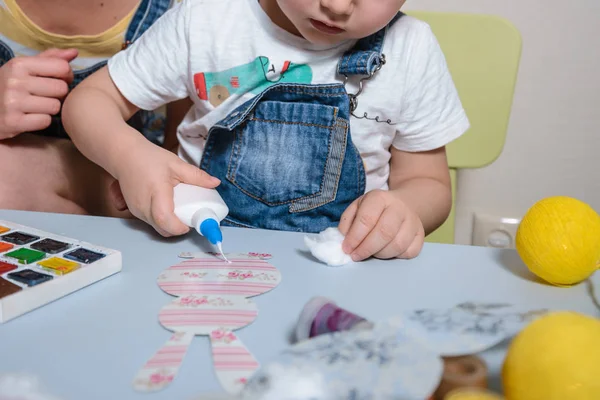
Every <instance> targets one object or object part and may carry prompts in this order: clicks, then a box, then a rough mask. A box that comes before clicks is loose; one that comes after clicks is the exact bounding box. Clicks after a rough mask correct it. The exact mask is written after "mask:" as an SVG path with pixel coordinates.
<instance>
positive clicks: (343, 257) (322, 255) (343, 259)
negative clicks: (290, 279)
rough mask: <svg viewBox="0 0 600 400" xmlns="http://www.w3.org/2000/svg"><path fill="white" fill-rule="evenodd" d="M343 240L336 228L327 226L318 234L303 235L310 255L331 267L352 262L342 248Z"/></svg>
mask: <svg viewBox="0 0 600 400" xmlns="http://www.w3.org/2000/svg"><path fill="white" fill-rule="evenodd" d="M343 241H344V235H342V233H341V232H340V231H339V229H338V228H327V229H325V230H324V231H323V232H321V233H319V234H318V235H314V236H305V237H304V244H306V247H308V249H309V250H310V252H311V253H312V255H313V256H314V257H315V258H316V259H317V260H319V261H321V262H323V263H325V264H327V265H329V266H332V267H338V266H340V265H344V264H348V263H350V262H352V257H350V255H349V254H346V253H344V251H343V250H342V242H343Z"/></svg>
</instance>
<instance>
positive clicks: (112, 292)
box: [0, 210, 600, 400]
mask: <svg viewBox="0 0 600 400" xmlns="http://www.w3.org/2000/svg"><path fill="white" fill-rule="evenodd" d="M0 219H4V220H7V221H12V222H16V223H21V224H24V225H28V226H31V227H34V228H38V229H42V230H45V231H49V232H52V233H57V234H61V235H65V236H68V237H72V238H75V239H79V240H84V241H88V242H91V243H94V244H97V245H100V246H105V247H109V248H113V249H117V250H120V251H121V252H122V253H123V270H122V272H121V273H119V274H116V275H113V276H112V277H109V278H107V279H104V280H102V281H100V282H97V283H95V284H93V285H91V286H88V287H86V288H84V289H82V290H79V291H77V292H75V293H72V294H71V295H68V296H66V297H64V298H62V299H59V300H57V301H54V302H52V303H50V304H48V305H46V306H44V307H41V308H39V309H37V310H34V311H32V312H30V313H28V314H25V315H23V316H21V317H18V318H16V319H14V320H12V321H9V322H7V323H5V324H2V325H0V374H2V373H25V374H30V375H33V376H36V377H37V378H38V379H39V380H40V381H41V383H42V384H43V386H44V387H45V388H47V390H48V392H50V393H51V394H52V395H54V396H56V397H58V398H59V399H63V400H75V399H87V400H95V399H102V400H106V399H119V400H129V399H132V400H134V399H135V400H138V399H144V400H159V399H169V400H173V399H181V400H183V399H192V398H194V397H196V396H198V395H200V394H203V393H219V392H221V388H220V386H219V384H218V382H217V381H216V378H215V376H214V373H213V371H212V361H211V355H210V350H209V343H208V339H207V338H206V337H201V336H199V337H196V338H195V340H194V342H193V343H192V346H191V348H190V350H189V352H188V354H187V356H186V358H185V359H184V362H183V365H182V367H181V370H180V371H179V374H178V376H177V378H176V379H175V380H174V382H173V383H172V384H171V385H170V386H169V387H168V388H167V389H165V390H163V391H161V392H157V393H152V394H143V393H138V392H135V391H134V390H133V389H132V386H131V382H132V380H133V378H134V376H135V374H136V373H137V371H138V370H139V368H140V367H141V366H142V365H143V364H144V363H145V362H146V360H147V359H148V358H149V357H151V356H152V355H153V354H154V353H155V352H156V350H158V349H159V348H160V347H161V346H162V345H163V344H164V343H165V342H166V340H167V339H168V338H169V337H170V334H171V332H169V331H167V330H166V329H164V328H163V327H162V326H161V325H160V324H159V323H158V319H157V316H158V311H159V310H160V308H161V307H162V306H163V305H164V304H166V303H167V302H169V301H170V300H171V299H172V297H171V296H169V295H168V294H166V293H164V292H163V291H162V290H160V289H159V287H158V286H157V284H156V278H157V276H158V275H159V274H160V273H161V272H162V271H163V270H164V269H165V268H167V267H169V266H170V265H173V264H175V263H177V262H178V261H179V260H180V259H179V258H178V254H179V253H180V252H184V251H192V252H193V251H196V252H198V251H207V250H212V249H211V248H210V247H208V246H207V242H206V241H205V240H204V238H202V237H200V236H199V235H197V234H196V233H195V232H193V231H191V232H190V233H189V234H187V235H185V236H183V237H178V238H169V239H165V238H162V237H160V236H159V235H158V234H156V233H155V232H154V231H153V230H152V229H151V228H150V227H148V226H146V225H145V224H143V223H141V222H140V221H129V220H120V219H113V218H100V217H88V216H85V217H84V216H72V215H60V214H47V213H34V212H21V211H7V210H0ZM223 232H224V249H225V251H226V252H247V251H255V252H261V253H270V254H272V255H273V258H272V259H271V261H270V262H271V263H272V264H273V265H275V266H276V267H278V268H279V269H280V270H281V272H282V276H283V280H282V282H281V284H280V285H279V286H278V287H277V288H275V289H274V290H273V291H271V292H269V293H266V294H263V295H260V296H258V297H255V298H254V300H255V301H256V303H257V304H258V309H259V317H258V318H257V320H256V321H255V322H254V323H252V324H251V325H249V326H247V327H245V328H243V329H241V330H239V331H237V333H238V335H239V336H240V338H241V339H242V341H243V342H244V343H245V344H246V346H247V347H248V348H249V349H250V350H251V351H252V352H253V353H254V354H255V356H256V357H257V359H258V360H259V362H261V363H266V362H268V361H269V360H270V359H272V358H274V357H275V356H276V355H277V354H278V352H280V351H281V350H283V349H284V348H286V347H287V346H289V345H290V337H291V331H292V329H293V327H294V325H295V322H296V319H297V317H298V314H299V312H300V310H301V309H302V307H303V305H304V304H305V303H306V302H307V301H308V300H309V299H310V298H311V297H312V296H317V295H320V296H328V297H330V298H331V299H333V300H334V301H336V302H337V303H338V304H339V305H340V306H342V307H344V308H346V309H349V310H351V311H353V312H355V313H357V314H359V315H362V316H364V317H366V318H368V319H372V320H377V319H383V318H386V317H390V316H392V315H394V314H395V313H398V312H400V311H401V310H410V309H414V308H429V307H433V308H439V307H449V306H452V305H455V304H458V303H461V302H465V301H479V302H504V303H506V302H512V303H514V304H518V305H522V306H526V307H531V308H544V307H545V308H550V309H570V310H576V311H579V312H583V313H587V314H590V315H598V314H599V313H598V309H596V308H595V306H594V304H593V302H592V301H591V297H590V296H589V292H588V288H587V286H586V285H585V284H580V285H577V286H574V287H571V288H557V287H552V286H549V285H547V284H544V283H542V282H540V281H539V280H537V279H536V278H535V277H534V276H532V275H531V274H530V273H529V272H528V271H527V269H526V268H525V266H524V265H523V263H522V262H521V260H520V259H519V257H518V254H517V253H516V252H515V251H514V250H502V249H492V248H483V247H472V246H460V245H443V244H429V243H426V244H425V247H424V249H423V251H422V253H421V254H420V256H419V257H417V258H416V259H413V260H408V261H407V260H387V261H384V260H376V259H371V260H368V261H366V262H362V263H356V264H351V265H347V266H345V267H337V268H334V267H327V266H326V265H324V264H321V263H319V262H317V261H316V260H315V259H313V258H312V256H311V255H310V254H309V253H308V252H307V250H306V248H305V247H304V242H303V235H302V234H298V233H291V232H274V231H262V230H258V231H251V230H247V229H239V228H224V231H223ZM592 281H593V283H594V285H595V286H596V287H598V286H599V285H600V279H599V278H598V276H594V277H593V280H592ZM505 351H506V343H504V344H502V345H499V346H497V347H496V348H494V349H491V350H489V351H486V352H485V353H483V354H482V356H483V358H484V359H485V361H486V362H487V363H488V367H489V369H490V375H491V387H492V388H494V389H497V390H499V389H500V386H499V385H500V381H499V370H500V368H501V363H502V361H503V358H504V355H505Z"/></svg>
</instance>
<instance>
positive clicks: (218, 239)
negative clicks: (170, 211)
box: [173, 183, 229, 260]
mask: <svg viewBox="0 0 600 400" xmlns="http://www.w3.org/2000/svg"><path fill="white" fill-rule="evenodd" d="M173 192H174V196H173V201H174V203H175V215H176V216H177V218H179V219H180V220H181V222H183V223H184V224H186V225H187V226H189V227H190V228H194V229H195V230H196V231H197V232H198V233H199V234H200V235H202V236H204V237H205V238H206V239H208V241H209V242H211V243H212V244H213V245H215V246H217V248H218V249H219V251H220V252H221V255H222V256H223V258H224V259H225V260H227V258H226V257H225V254H224V253H223V246H222V244H221V243H222V242H223V234H222V233H221V228H220V226H219V224H220V222H221V221H222V220H223V219H224V218H225V217H226V216H227V214H229V208H228V207H227V204H225V202H224V201H223V199H222V198H221V195H219V192H217V191H216V189H207V188H203V187H200V186H194V185H188V184H187V183H180V184H178V185H177V186H175V187H174V188H173Z"/></svg>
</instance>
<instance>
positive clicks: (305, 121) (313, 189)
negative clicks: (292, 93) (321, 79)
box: [227, 100, 346, 212]
mask: <svg viewBox="0 0 600 400" xmlns="http://www.w3.org/2000/svg"><path fill="white" fill-rule="evenodd" d="M339 125H340V124H339V121H338V108H337V107H334V106H329V105H324V104H316V103H305V102H285V101H273V100H265V101H262V102H259V103H258V104H257V105H256V107H255V108H254V110H253V111H252V112H251V113H250V115H248V117H247V119H246V121H245V122H244V123H243V124H242V125H241V126H239V127H238V128H237V129H236V130H235V131H234V138H233V143H232V150H231V156H230V159H229V164H228V168H227V179H228V180H229V181H230V182H231V183H232V184H234V185H235V186H236V187H238V188H239V189H240V190H241V191H243V192H244V193H246V194H247V195H248V196H250V197H252V198H254V199H256V200H259V201H261V202H263V203H264V204H267V205H270V206H274V205H282V204H287V203H296V204H297V206H295V207H294V206H293V205H292V206H291V207H290V208H291V210H290V211H292V212H293V211H294V210H292V208H296V210H295V211H303V210H306V209H310V208H312V207H310V206H308V203H315V200H317V199H318V201H316V203H318V204H324V203H326V202H328V201H332V200H333V199H334V198H335V190H331V189H332V188H335V187H337V182H338V181H339V173H338V174H335V172H336V171H340V170H341V165H342V163H341V161H343V153H344V150H345V146H346V130H345V129H339ZM332 172H333V175H332ZM335 175H337V176H335Z"/></svg>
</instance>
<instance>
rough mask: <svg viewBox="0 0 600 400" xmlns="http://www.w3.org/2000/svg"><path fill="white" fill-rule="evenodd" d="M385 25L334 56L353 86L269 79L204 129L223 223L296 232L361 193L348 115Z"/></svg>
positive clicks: (316, 227) (377, 55)
mask: <svg viewBox="0 0 600 400" xmlns="http://www.w3.org/2000/svg"><path fill="white" fill-rule="evenodd" d="M401 16H402V14H398V15H397V16H396V17H395V18H394V20H393V21H392V22H391V23H390V25H391V24H392V23H394V22H396V21H397V20H398V19H399V18H400V17H401ZM390 25H388V27H389V26H390ZM386 32H387V27H386V28H384V29H382V30H381V31H379V32H377V33H375V34H373V35H372V36H369V37H367V38H364V39H362V40H360V41H358V42H357V43H356V45H355V46H354V47H353V48H352V49H350V50H349V51H347V52H346V53H345V54H344V55H343V56H342V58H341V59H340V61H339V63H338V73H339V74H341V75H343V76H346V77H347V78H348V77H350V76H351V75H357V76H359V78H360V83H359V91H358V93H356V94H348V92H347V91H346V89H345V84H341V83H332V84H318V85H317V84H308V85H307V84H293V83H292V84H288V83H282V84H276V85H274V86H271V87H270V88H268V89H266V90H265V91H263V92H262V93H260V94H259V95H258V96H256V97H255V98H253V99H252V100H250V101H247V102H246V103H244V104H242V105H241V106H239V107H237V108H236V109H235V110H233V111H232V112H231V113H230V114H229V115H228V116H227V117H226V118H225V119H223V120H221V121H220V122H218V123H217V124H215V126H213V127H212V128H211V129H210V131H209V133H208V138H207V141H206V146H205V149H204V153H203V156H202V160H201V161H200V168H201V169H203V170H204V171H206V172H208V173H209V174H210V175H213V176H216V177H217V178H219V179H220V180H221V184H220V185H219V186H218V187H217V190H218V192H219V193H220V194H221V196H222V197H223V200H224V201H225V202H226V203H227V205H228V206H229V209H230V213H229V215H228V216H227V217H226V219H225V220H224V221H223V225H232V226H242V227H252V228H263V229H274V230H285V231H301V232H320V231H322V230H324V229H326V228H328V227H332V226H337V225H338V223H339V220H340V217H341V215H342V213H343V212H344V210H345V209H346V208H347V207H348V206H349V205H350V204H351V203H352V202H353V201H354V200H356V199H357V198H358V197H360V196H361V195H363V194H364V192H365V180H366V177H365V169H364V165H363V161H362V159H361V156H360V154H359V152H358V150H357V149H356V147H355V146H354V144H353V143H352V137H351V133H350V116H351V113H352V111H354V109H355V108H356V104H357V101H358V95H359V94H360V92H361V91H362V83H363V81H364V80H367V79H369V78H370V77H371V76H373V74H375V73H376V72H377V71H378V70H379V69H380V68H381V67H382V65H383V64H384V63H385V57H384V55H383V54H382V47H383V40H384V37H385V34H386Z"/></svg>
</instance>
